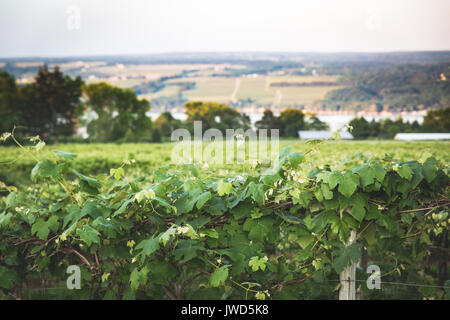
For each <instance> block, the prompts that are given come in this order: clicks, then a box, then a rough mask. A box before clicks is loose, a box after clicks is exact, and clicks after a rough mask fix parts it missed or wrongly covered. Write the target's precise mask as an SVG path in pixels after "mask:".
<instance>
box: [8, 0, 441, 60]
mask: <svg viewBox="0 0 450 320" xmlns="http://www.w3.org/2000/svg"><path fill="white" fill-rule="evenodd" d="M409 50H450V0H376V1H373V0H340V1H337V0H307V1H303V0H291V1H286V0H271V1H266V0H222V1H216V0H11V1H8V0H0V56H1V57H18V56H75V55H100V54H140V53H161V52H179V51H183V52H187V51H228V52H229V51H328V52H338V51H346V52H349V51H409Z"/></svg>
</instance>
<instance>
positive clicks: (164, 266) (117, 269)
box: [0, 148, 449, 299]
mask: <svg viewBox="0 0 450 320" xmlns="http://www.w3.org/2000/svg"><path fill="white" fill-rule="evenodd" d="M75 157H76V155H75V154H71V153H66V152H62V151H55V152H54V157H51V158H50V157H46V158H45V159H38V163H37V164H36V166H35V167H34V169H33V170H32V173H31V178H32V179H33V180H34V181H35V182H36V183H39V184H37V185H36V188H33V187H29V188H28V189H27V190H18V189H16V188H11V187H8V186H6V185H0V188H2V189H4V190H7V191H8V195H7V197H5V198H4V199H2V200H1V202H0V240H1V241H0V252H1V253H0V297H1V295H2V294H3V297H9V298H12V297H19V298H20V297H24V295H25V293H26V289H27V288H34V287H41V288H43V287H53V288H54V287H61V288H62V289H61V290H60V291H58V292H57V293H56V294H55V297H57V298H68V297H72V298H73V297H77V298H104V299H134V298H153V299H195V298H197V299H202V298H207V299H233V298H241V299H242V298H256V299H267V298H276V299H298V298H308V297H307V296H305V295H304V294H306V293H305V286H310V287H312V288H316V287H317V286H319V285H320V283H323V282H324V281H326V279H337V278H338V276H337V275H338V274H339V273H340V272H341V271H342V270H343V269H344V268H345V267H346V266H348V265H349V264H350V263H351V262H352V261H353V262H357V261H358V260H359V259H360V258H361V255H362V253H363V252H366V254H367V255H368V257H369V259H370V261H372V262H374V263H377V264H383V263H386V262H392V261H396V265H398V266H403V268H402V269H400V268H397V269H398V270H403V269H406V271H403V272H411V273H414V274H417V273H419V274H420V275H422V277H423V281H428V283H434V282H435V281H436V280H435V279H433V278H431V279H430V276H429V275H427V274H426V272H424V270H425V269H424V267H423V260H424V258H425V257H426V256H427V253H428V251H427V250H428V249H427V248H428V247H429V246H430V244H431V240H430V238H432V237H434V236H438V235H439V234H442V233H445V232H447V223H448V211H446V210H448V198H447V197H445V196H444V195H446V194H448V190H447V188H448V184H449V176H448V168H446V167H443V165H442V164H440V163H438V162H437V161H436V160H435V159H434V158H433V157H429V158H427V159H426V161H424V162H423V163H420V162H417V161H408V162H402V161H393V160H392V159H384V160H373V159H366V160H365V161H364V163H363V164H360V165H350V166H349V167H348V168H346V169H345V170H343V171H331V170H330V169H329V168H328V167H323V168H315V169H314V170H312V171H310V172H309V173H307V174H303V173H302V172H301V170H300V169H299V168H300V166H301V165H302V163H304V162H305V157H304V155H303V154H301V153H299V152H295V153H292V152H290V150H289V148H285V149H283V150H282V152H281V154H280V157H279V163H278V166H277V167H276V168H275V169H274V170H273V171H272V172H271V173H270V174H268V173H267V172H266V173H265V174H260V173H258V172H257V171H256V170H255V172H252V173H249V174H246V175H239V176H234V177H227V178H215V177H213V178H205V177H203V176H202V174H201V173H200V172H199V170H198V169H197V167H196V166H195V165H193V164H186V165H179V166H174V165H167V166H164V167H161V168H160V169H158V170H156V171H155V172H154V173H153V176H152V177H151V178H145V177H142V178H136V179H129V178H127V177H126V176H125V170H124V168H125V166H126V165H127V164H128V162H126V163H124V165H123V166H121V167H120V168H116V169H113V170H111V171H110V173H109V174H101V175H98V176H95V177H89V176H86V175H84V174H82V173H80V172H79V171H77V170H74V169H72V168H71V162H72V161H73V159H74V158H75ZM256 169H258V168H256ZM424 208H425V209H424ZM351 230H355V231H356V232H357V241H356V242H355V243H354V244H353V245H351V246H346V243H347V240H348V238H349V236H350V232H351ZM73 264H77V265H79V266H80V267H81V277H82V289H81V290H68V289H64V287H65V284H66V279H67V274H66V269H67V267H68V266H69V265H73ZM334 284H336V283H334ZM316 285H317V286H316ZM47 292H48V291H47ZM50 292H51V290H50ZM443 294H444V293H443V292H442V290H441V291H440V290H439V289H436V290H434V291H432V292H427V293H426V294H424V296H426V297H438V298H439V297H442V296H443ZM49 295H50V293H47V296H46V297H49ZM328 297H336V294H335V293H332V292H331V296H330V293H329V294H328Z"/></svg>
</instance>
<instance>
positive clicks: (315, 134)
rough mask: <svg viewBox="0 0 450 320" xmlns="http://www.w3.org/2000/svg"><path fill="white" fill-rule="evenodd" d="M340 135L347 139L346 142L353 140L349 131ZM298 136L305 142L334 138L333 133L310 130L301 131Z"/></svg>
mask: <svg viewBox="0 0 450 320" xmlns="http://www.w3.org/2000/svg"><path fill="white" fill-rule="evenodd" d="M339 134H340V136H341V139H345V140H351V139H353V135H352V134H351V133H350V132H348V131H339ZM298 136H299V137H300V139H303V140H313V139H321V140H324V139H330V138H331V137H332V131H326V130H323V131H310V130H305V131H302V130H300V131H299V132H298Z"/></svg>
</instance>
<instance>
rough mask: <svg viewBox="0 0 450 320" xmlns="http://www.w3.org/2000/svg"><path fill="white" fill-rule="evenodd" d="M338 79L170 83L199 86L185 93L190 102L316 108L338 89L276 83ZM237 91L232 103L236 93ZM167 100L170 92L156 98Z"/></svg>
mask: <svg viewBox="0 0 450 320" xmlns="http://www.w3.org/2000/svg"><path fill="white" fill-rule="evenodd" d="M336 79H337V77H335V76H319V77H312V76H297V77H292V76H287V77H281V76H276V77H272V76H259V77H239V78H237V77H230V78H228V77H205V76H202V77H189V78H182V79H173V80H169V81H168V83H176V82H183V81H192V82H196V84H197V85H196V88H195V89H193V90H188V91H185V92H184V93H183V96H184V97H185V98H186V99H188V100H204V101H217V102H222V103H229V102H230V101H232V100H248V99H251V100H252V101H253V102H254V103H256V104H264V105H272V104H276V105H278V104H279V105H280V106H288V105H312V104H314V103H315V102H316V101H317V100H320V99H323V98H324V97H325V94H326V93H327V92H328V91H330V90H333V89H336V88H339V87H338V86H305V87H295V86H293V87H273V86H270V84H271V83H274V82H289V83H311V82H335V81H336ZM236 81H239V82H238V86H237V90H236V92H235V95H234V99H232V95H233V92H234V91H235V88H236ZM162 96H165V97H167V96H168V95H167V92H165V93H164V95H163V94H162V93H157V94H155V96H154V97H162Z"/></svg>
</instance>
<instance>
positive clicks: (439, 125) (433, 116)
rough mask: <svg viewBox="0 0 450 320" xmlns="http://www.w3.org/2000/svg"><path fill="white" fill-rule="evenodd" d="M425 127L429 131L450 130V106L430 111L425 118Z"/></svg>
mask: <svg viewBox="0 0 450 320" xmlns="http://www.w3.org/2000/svg"><path fill="white" fill-rule="evenodd" d="M423 127H424V130H425V131H428V132H450V107H448V108H445V109H443V110H430V111H428V112H427V115H426V116H425V117H424V119H423Z"/></svg>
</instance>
